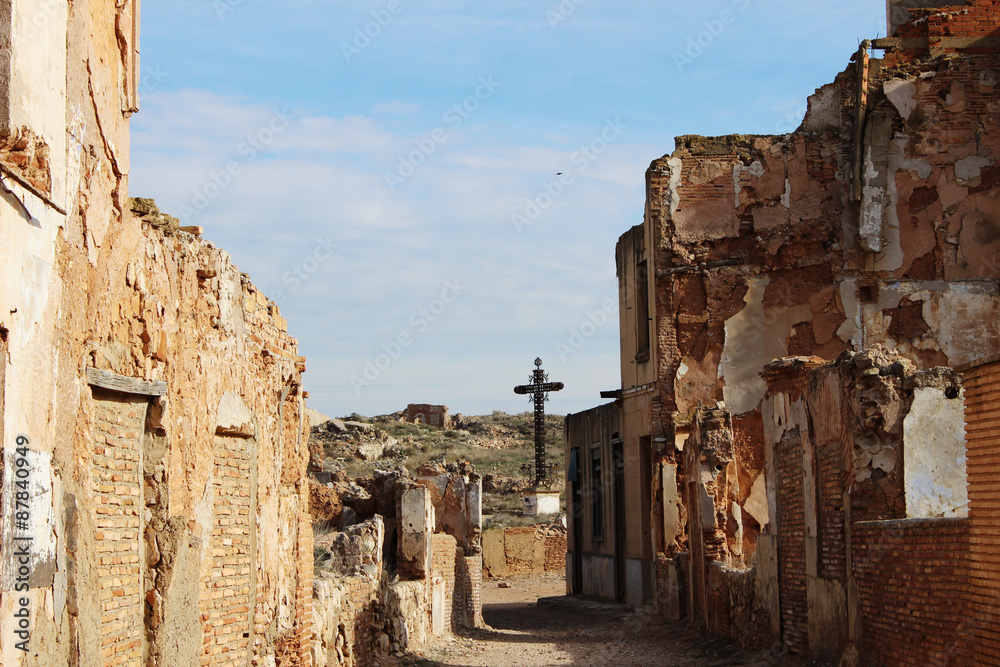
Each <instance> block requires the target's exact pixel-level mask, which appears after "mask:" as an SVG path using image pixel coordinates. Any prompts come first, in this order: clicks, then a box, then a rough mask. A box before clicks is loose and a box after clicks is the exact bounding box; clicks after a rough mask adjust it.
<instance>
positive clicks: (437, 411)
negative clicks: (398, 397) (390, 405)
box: [403, 403, 451, 428]
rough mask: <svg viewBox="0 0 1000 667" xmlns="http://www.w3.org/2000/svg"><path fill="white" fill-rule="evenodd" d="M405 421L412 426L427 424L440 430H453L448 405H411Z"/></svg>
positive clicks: (407, 409) (408, 406) (407, 408)
mask: <svg viewBox="0 0 1000 667" xmlns="http://www.w3.org/2000/svg"><path fill="white" fill-rule="evenodd" d="M403 421H407V422H409V423H411V424H427V425H428V426H437V427H438V428H451V416H450V415H449V414H448V406H447V405H425V404H420V405H418V404H414V403H410V404H409V405H407V406H406V412H404V413H403Z"/></svg>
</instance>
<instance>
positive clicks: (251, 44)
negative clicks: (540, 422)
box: [130, 0, 885, 415]
mask: <svg viewBox="0 0 1000 667" xmlns="http://www.w3.org/2000/svg"><path fill="white" fill-rule="evenodd" d="M142 21H143V25H142V73H143V83H142V91H143V95H142V111H141V112H140V113H139V114H137V115H135V116H133V118H132V171H131V175H130V189H131V193H132V195H133V196H143V197H154V198H155V199H156V200H157V202H158V203H159V205H160V207H161V209H162V210H164V211H165V212H168V213H172V214H174V215H177V216H179V217H180V218H181V219H182V220H183V224H197V225H203V226H204V227H205V236H206V238H208V239H209V240H211V241H213V242H215V243H217V244H218V245H220V246H221V247H223V248H225V249H226V250H228V251H229V252H230V253H231V254H232V256H233V259H234V261H235V262H236V263H237V264H238V265H239V267H240V269H241V270H242V271H244V272H246V273H249V274H250V276H251V278H252V279H253V281H254V282H255V283H256V284H257V285H258V286H259V287H261V288H262V289H264V290H265V292H266V293H267V294H268V295H269V296H271V297H272V298H275V299H276V300H278V301H279V303H280V306H281V310H282V314H283V315H284V316H285V317H287V318H288V320H289V328H290V331H291V333H292V335H294V336H296V337H297V338H298V339H299V342H300V351H301V353H302V354H304V355H306V356H307V357H308V371H307V373H306V376H305V384H306V389H307V390H309V392H310V395H311V397H310V404H311V406H312V407H315V408H317V409H318V410H320V411H321V412H325V413H327V414H331V415H344V414H349V413H351V412H359V413H361V414H368V415H374V414H381V413H386V412H392V411H395V410H400V409H403V408H404V407H405V406H406V405H407V404H408V403H440V404H445V405H448V406H450V407H451V408H452V411H453V412H462V413H464V414H481V413H488V412H490V411H492V410H495V409H499V410H506V411H516V412H520V411H522V410H527V409H528V408H529V404H528V402H527V400H526V399H525V398H524V397H520V396H516V395H514V394H513V391H512V388H513V386H514V385H515V384H519V383H522V382H524V381H526V380H527V377H528V374H529V372H530V370H531V369H532V362H533V360H534V359H535V357H537V356H541V357H542V358H543V359H544V360H545V368H546V370H548V371H549V373H550V375H551V377H552V379H553V380H559V381H563V382H565V383H566V389H565V390H564V391H563V392H561V393H560V394H557V395H554V396H553V398H552V401H551V403H550V406H549V409H550V410H551V411H553V412H557V413H568V412H578V411H580V410H585V409H587V408H590V407H593V406H594V405H598V404H599V403H600V402H601V400H600V397H599V392H600V391H601V390H607V389H614V388H616V387H618V386H619V385H620V377H619V366H618V349H619V345H618V322H617V312H616V311H615V310H614V308H615V307H616V306H615V303H614V302H615V299H616V296H617V283H616V279H615V266H614V246H615V242H616V240H617V238H618V237H619V236H620V235H621V234H622V233H623V232H625V231H626V230H627V229H628V228H630V227H631V226H633V225H636V224H639V223H641V222H642V211H643V204H644V173H645V170H646V167H647V166H648V165H649V163H650V162H651V161H652V160H654V159H656V158H658V157H660V156H662V155H664V154H666V153H670V152H672V150H673V146H674V142H673V138H674V137H675V136H677V135H682V134H705V135H716V134H731V133H759V134H783V133H786V132H789V131H792V130H794V128H795V127H796V126H797V125H798V123H799V122H800V121H801V118H802V115H803V114H804V112H805V100H806V98H807V97H808V95H810V94H811V93H812V92H813V91H814V90H815V89H816V88H817V87H819V86H821V85H823V84H825V83H827V82H829V81H831V80H832V79H833V77H834V76H835V75H836V74H837V73H838V72H840V71H841V70H843V69H844V68H845V67H846V66H847V64H848V61H849V58H850V56H851V54H852V53H853V52H854V51H856V50H857V46H858V43H859V41H860V40H861V39H864V38H870V37H875V36H881V35H884V33H885V6H884V4H883V3H880V2H875V1H874V0H865V1H863V2H862V1H861V0H843V1H842V2H839V3H835V4H826V3H823V4H820V3H812V2H801V0H799V1H798V2H792V1H790V0H772V1H766V0H715V1H709V2H701V3H690V4H682V3H675V2H652V1H648V2H647V1H645V0H635V1H624V2H608V1H605V0H562V1H561V2H560V1H558V0H554V1H553V2H526V1H521V0H507V1H506V2H503V3H483V2H466V1H463V0H427V1H425V2H416V1H415V0H359V1H356V2H351V3H348V2H342V1H339V0H286V1H285V2H282V3H276V2H272V1H270V0H171V1H170V2H160V1H154V0H151V1H149V2H145V3H143V16H142ZM557 174H562V176H557Z"/></svg>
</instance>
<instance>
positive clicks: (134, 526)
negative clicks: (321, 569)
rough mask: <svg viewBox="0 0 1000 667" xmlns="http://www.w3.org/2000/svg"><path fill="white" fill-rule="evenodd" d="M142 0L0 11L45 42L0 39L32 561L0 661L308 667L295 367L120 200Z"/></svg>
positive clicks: (219, 257)
mask: <svg viewBox="0 0 1000 667" xmlns="http://www.w3.org/2000/svg"><path fill="white" fill-rule="evenodd" d="M136 4H137V3H136V2H134V1H133V0H126V1H123V2H117V3H110V2H108V3H91V4H86V5H83V4H80V3H66V2H44V1H43V0H21V1H18V2H15V3H8V5H9V7H8V9H10V12H11V13H10V14H9V15H8V17H7V20H8V21H11V22H12V24H13V25H22V26H23V25H30V21H31V18H32V17H35V18H37V17H38V16H41V15H43V14H44V16H45V17H46V29H45V30H44V31H35V34H34V35H30V34H28V32H31V31H21V32H18V31H15V32H14V34H12V35H10V37H11V42H10V55H11V56H12V57H11V58H9V59H8V60H9V62H8V64H9V65H10V67H9V69H10V72H9V75H10V79H9V81H8V83H10V92H11V95H10V96H9V99H5V100H4V102H5V105H4V109H3V114H4V117H3V118H2V119H0V122H2V125H3V129H4V133H3V135H2V136H0V165H2V167H0V171H2V172H3V174H2V180H3V186H4V190H5V191H6V192H7V194H6V195H5V196H4V198H3V201H0V255H2V261H0V306H2V307H0V312H2V313H3V317H2V320H0V336H2V338H3V339H4V350H5V354H4V355H3V359H2V360H0V362H2V364H3V366H4V370H3V372H2V376H3V377H4V381H5V384H6V385H7V387H6V388H7V391H5V392H2V393H0V395H2V396H3V398H2V401H0V409H2V417H3V419H2V421H3V423H4V428H2V429H0V433H2V436H3V443H2V447H3V450H4V456H5V457H7V458H8V459H9V457H10V456H11V455H12V454H13V453H14V452H15V451H16V449H17V448H18V447H21V446H22V445H21V441H23V443H24V444H23V449H24V450H25V451H24V452H23V456H21V458H23V460H24V461H25V462H26V463H27V464H29V466H30V469H31V474H32V482H31V484H32V485H33V486H34V488H33V489H31V493H30V494H29V497H30V498H31V501H30V504H31V508H30V510H31V513H32V514H33V515H34V520H33V521H32V522H31V523H30V524H26V525H28V526H29V528H30V529H31V530H32V531H34V533H35V535H33V544H37V547H34V548H33V553H32V556H31V560H32V564H33V565H32V569H33V571H34V574H33V576H32V578H33V581H32V584H31V586H30V590H29V591H27V592H26V599H28V601H29V603H30V604H29V610H28V613H29V615H30V623H31V627H32V639H31V640H30V641H29V646H30V651H29V652H27V653H25V652H23V651H20V650H19V649H17V648H16V647H15V646H14V645H13V643H12V642H11V641H10V638H11V637H13V636H14V635H13V630H14V627H13V625H12V623H16V622H17V621H16V619H14V617H13V616H12V615H4V616H3V617H2V618H0V662H2V663H3V664H4V665H19V664H23V662H24V660H25V659H26V660H29V661H31V663H32V664H45V665H67V664H81V665H88V666H89V665H98V666H100V665H117V664H122V665H138V664H149V665H175V664H176V665H189V664H191V665H193V664H201V665H212V666H215V665H229V664H240V665H245V664H257V665H261V664H266V663H268V662H271V661H275V660H280V661H281V662H282V663H283V664H288V665H293V664H295V665H308V664H310V656H309V646H308V637H309V634H310V633H309V623H310V618H309V617H310V614H309V611H310V608H309V604H310V600H311V599H312V581H311V576H310V570H311V567H305V566H304V563H311V559H312V532H311V530H310V526H309V520H308V517H307V515H305V514H304V513H305V512H306V511H307V509H308V490H307V488H308V487H307V486H306V485H305V484H304V479H305V465H306V459H307V451H306V447H305V445H304V439H303V435H302V430H303V429H302V410H303V404H302V390H301V386H302V373H303V372H304V370H305V364H304V359H302V358H301V357H299V356H298V352H297V342H296V341H295V339H294V338H292V337H291V336H289V334H288V332H287V322H285V321H284V320H283V319H282V318H281V316H280V314H279V313H278V311H277V308H276V307H275V306H274V304H273V302H270V301H269V300H268V299H266V298H265V297H264V296H263V294H261V293H260V291H259V290H258V289H257V288H256V287H255V286H254V285H253V284H252V282H251V281H250V279H249V278H248V277H246V276H244V275H242V274H241V273H240V271H239V270H238V268H237V267H236V266H235V265H234V264H233V262H232V260H231V258H230V257H229V255H228V254H226V253H225V252H224V251H222V250H221V249H219V248H218V247H216V246H215V245H214V244H212V243H210V242H208V241H207V240H204V239H203V238H201V236H200V234H194V233H189V232H190V231H193V230H188V231H183V230H181V229H179V228H178V225H177V222H176V220H175V219H172V218H170V217H169V216H165V215H163V214H160V213H159V212H158V211H157V210H156V208H155V205H154V204H153V203H152V202H150V201H148V200H147V201H142V202H140V201H134V200H132V199H131V198H130V195H129V191H128V178H129V123H128V117H129V116H130V115H131V113H133V112H134V111H135V110H136V106H137V104H136V99H135V95H134V93H135V82H136V80H137V71H136V70H137V63H136V58H135V56H136V53H137V50H138V44H137V42H136V41H135V38H136V36H137V34H138V15H137V12H135V8H136V7H135V6H136ZM94 54H99V55H100V57H97V58H95V56H94ZM15 93H16V94H15ZM15 423H16V424H17V426H16V428H12V426H13V425H14V424H15ZM11 473H12V468H11V467H10V466H9V465H5V466H4V474H5V479H4V484H3V488H4V490H5V491H4V492H3V493H2V494H0V495H2V496H3V504H4V509H5V510H6V511H5V515H9V514H10V513H11V512H10V511H9V510H10V503H11V502H12V497H11V495H10V493H8V492H7V490H8V489H10V488H12V478H11V477H10V474H11ZM3 521H4V523H3V525H2V526H0V542H2V543H3V544H4V545H5V547H4V551H5V553H7V551H6V545H9V544H10V543H11V540H12V539H13V538H14V537H15V535H16V533H17V531H18V528H17V526H15V525H10V522H9V521H8V520H7V519H4V520H3ZM11 574H12V573H11V571H10V563H9V559H3V564H0V588H2V590H3V592H4V594H5V595H6V594H7V593H9V592H11V591H13V590H14V586H15V582H14V581H13V580H12V579H11ZM304 640H305V641H304Z"/></svg>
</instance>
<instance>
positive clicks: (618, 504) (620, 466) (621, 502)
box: [611, 433, 625, 601]
mask: <svg viewBox="0 0 1000 667" xmlns="http://www.w3.org/2000/svg"><path fill="white" fill-rule="evenodd" d="M611 457H612V466H613V467H612V470H613V471H614V485H615V487H614V497H615V499H614V503H615V510H614V512H615V521H614V525H615V599H616V600H618V601H621V600H624V599H625V452H624V448H623V446H622V440H621V438H620V437H618V434H617V433H615V435H614V436H613V437H612V439H611Z"/></svg>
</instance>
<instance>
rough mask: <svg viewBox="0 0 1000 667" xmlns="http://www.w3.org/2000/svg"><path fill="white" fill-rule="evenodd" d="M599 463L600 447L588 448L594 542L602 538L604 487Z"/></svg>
mask: <svg viewBox="0 0 1000 667" xmlns="http://www.w3.org/2000/svg"><path fill="white" fill-rule="evenodd" d="M601 463H602V462H601V449H600V447H594V448H593V449H592V450H590V509H591V512H592V516H591V526H592V528H593V531H592V534H593V537H594V541H595V542H600V541H602V540H604V487H603V478H602V477H601V472H602V465H601Z"/></svg>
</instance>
